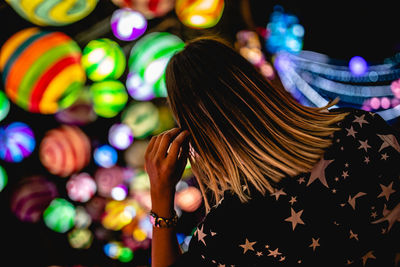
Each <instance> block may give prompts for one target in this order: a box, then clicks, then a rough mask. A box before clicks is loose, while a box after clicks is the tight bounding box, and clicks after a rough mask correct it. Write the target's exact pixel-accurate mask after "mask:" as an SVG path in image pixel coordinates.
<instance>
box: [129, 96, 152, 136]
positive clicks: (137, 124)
mask: <svg viewBox="0 0 400 267" xmlns="http://www.w3.org/2000/svg"><path fill="white" fill-rule="evenodd" d="M122 122H123V123H125V124H126V125H128V126H129V127H130V128H131V129H132V132H133V136H134V137H135V138H136V139H144V138H146V137H148V136H149V135H150V134H151V133H152V132H153V131H154V130H155V129H157V127H158V125H159V114H158V109H157V107H156V105H154V104H153V103H151V102H136V103H132V104H130V105H129V106H128V107H127V108H126V109H125V110H124V112H123V113H122Z"/></svg>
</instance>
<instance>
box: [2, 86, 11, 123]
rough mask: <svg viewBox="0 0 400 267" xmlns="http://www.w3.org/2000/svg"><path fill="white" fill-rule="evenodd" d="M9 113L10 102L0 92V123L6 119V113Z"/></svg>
mask: <svg viewBox="0 0 400 267" xmlns="http://www.w3.org/2000/svg"><path fill="white" fill-rule="evenodd" d="M9 111H10V101H9V100H8V98H7V96H6V95H5V94H4V93H3V91H0V121H2V120H3V119H4V118H5V117H7V115H8V112H9Z"/></svg>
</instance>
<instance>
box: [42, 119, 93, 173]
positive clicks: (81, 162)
mask: <svg viewBox="0 0 400 267" xmlns="http://www.w3.org/2000/svg"><path fill="white" fill-rule="evenodd" d="M90 150H91V146H90V141H89V138H88V137H87V135H86V134H85V133H84V132H83V131H82V130H81V129H80V128H79V127H77V126H71V125H62V126H60V127H59V128H56V129H51V130H49V131H48V132H47V133H46V134H45V136H44V138H43V140H42V142H41V144H40V147H39V159H40V161H41V162H42V164H43V166H44V167H46V168H47V170H48V171H49V172H50V173H52V174H54V175H58V176H60V177H67V176H69V175H71V174H73V173H75V172H78V171H80V170H81V169H83V168H84V167H86V165H87V164H88V163H89V161H90V159H91V157H90V156H91V155H90Z"/></svg>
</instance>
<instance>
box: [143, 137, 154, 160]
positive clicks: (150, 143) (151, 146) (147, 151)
mask: <svg viewBox="0 0 400 267" xmlns="http://www.w3.org/2000/svg"><path fill="white" fill-rule="evenodd" d="M155 141H156V137H155V136H153V137H152V138H151V139H150V142H149V144H148V145H147V148H146V152H145V153H144V158H145V159H147V158H148V156H149V155H150V153H151V150H152V149H153V147H154V143H155Z"/></svg>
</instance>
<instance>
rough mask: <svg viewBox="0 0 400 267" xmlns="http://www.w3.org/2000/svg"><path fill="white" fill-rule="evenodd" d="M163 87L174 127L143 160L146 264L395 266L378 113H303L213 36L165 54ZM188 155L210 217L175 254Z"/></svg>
mask: <svg viewBox="0 0 400 267" xmlns="http://www.w3.org/2000/svg"><path fill="white" fill-rule="evenodd" d="M166 84H167V90H168V101H169V105H170V107H171V109H172V112H173V114H174V116H175V119H176V121H177V124H178V125H179V128H174V129H171V130H169V131H166V132H164V133H162V134H160V135H158V136H155V137H153V138H152V139H151V141H150V143H149V146H148V148H147V151H146V155H145V159H146V171H147V172H148V174H149V177H150V182H151V198H152V212H151V215H152V217H153V218H154V227H153V239H152V266H154V267H156V266H157V267H158V266H281V265H284V266H298V265H300V266H345V265H351V266H395V264H397V261H399V259H400V256H399V255H400V254H396V253H397V252H400V249H399V242H398V238H399V237H400V235H399V231H400V223H399V221H400V204H399V203H400V183H399V182H400V180H399V174H400V164H399V163H400V146H399V143H398V140H399V139H398V133H397V132H395V131H394V129H392V128H391V127H390V126H389V125H388V124H387V123H386V122H385V121H384V120H383V119H382V118H381V117H380V116H379V115H378V114H374V113H370V112H366V111H363V110H357V109H352V108H343V109H330V110H328V108H330V107H331V106H332V105H333V104H334V103H335V101H333V102H332V103H330V104H329V105H328V106H326V107H323V108H313V107H306V106H302V105H300V104H299V103H298V102H296V100H294V99H293V98H292V97H291V95H290V94H289V93H288V92H286V90H285V89H284V88H283V87H281V86H277V85H273V84H271V83H270V81H268V80H266V79H265V78H264V77H263V76H262V75H261V74H260V73H259V72H258V71H257V70H256V69H255V68H254V67H253V65H251V64H250V63H249V62H248V61H247V60H246V59H244V58H243V57H242V56H240V55H239V54H238V53H237V52H236V51H235V50H234V49H232V48H231V47H230V46H229V45H228V44H226V43H225V42H224V41H221V40H218V39H215V38H198V39H196V40H193V41H191V42H189V43H188V44H187V45H186V46H185V48H184V49H183V50H182V51H180V52H179V53H177V54H176V55H174V56H173V57H172V59H171V60H170V62H169V64H168V66H167V69H166ZM188 157H189V160H190V162H191V165H192V169H193V172H194V174H195V176H196V178H197V180H198V183H199V186H200V189H201V191H202V193H203V196H204V204H205V206H206V209H207V214H206V216H205V217H204V219H203V221H202V222H201V223H200V224H199V225H198V227H197V231H196V232H195V234H194V235H193V237H192V239H191V243H190V246H189V249H188V251H187V252H186V253H183V254H182V253H181V251H180V248H179V245H178V243H177V239H176V234H175V232H174V226H175V225H176V221H177V216H176V213H175V212H174V208H173V207H174V194H175V185H176V183H177V182H178V181H179V179H180V178H181V175H182V171H183V169H184V166H185V164H186V161H187V158H188ZM210 195H211V196H212V197H209V196H210ZM210 200H211V201H210ZM396 255H397V256H396Z"/></svg>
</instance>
